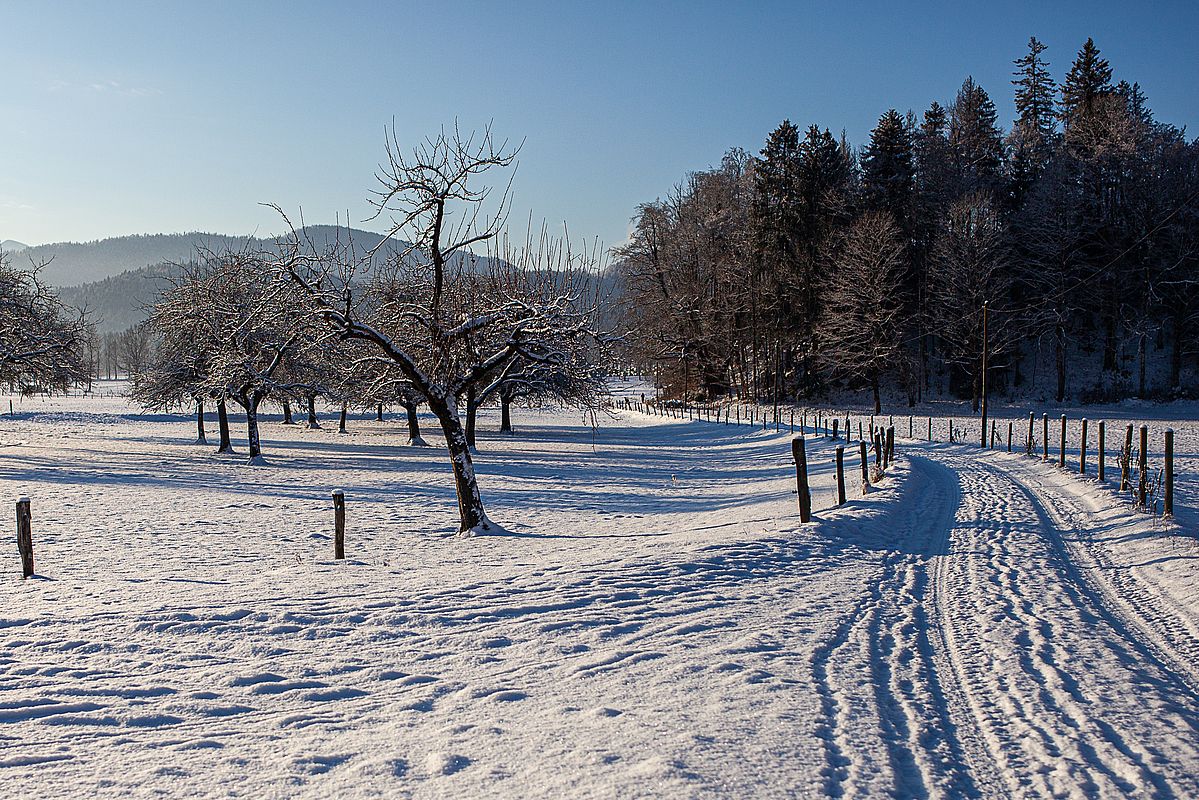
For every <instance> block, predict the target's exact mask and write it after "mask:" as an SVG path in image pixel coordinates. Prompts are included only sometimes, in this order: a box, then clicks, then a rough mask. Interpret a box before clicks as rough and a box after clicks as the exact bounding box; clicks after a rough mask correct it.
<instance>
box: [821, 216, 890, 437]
mask: <svg viewBox="0 0 1199 800" xmlns="http://www.w3.org/2000/svg"><path fill="white" fill-rule="evenodd" d="M832 266H833V269H834V272H833V282H832V290H831V291H830V293H829V296H828V299H827V303H828V311H827V313H826V315H825V324H824V342H825V346H824V348H823V350H822V356H823V358H824V359H826V360H827V361H828V364H829V367H830V368H831V369H832V371H833V373H834V374H835V375H838V376H839V377H842V378H845V379H846V380H847V381H848V382H849V383H850V385H855V384H856V385H862V384H865V385H866V386H868V387H870V390H871V393H872V395H873V399H874V413H875V414H878V413H880V412H881V411H882V399H881V397H880V393H879V384H880V379H881V377H882V376H883V375H884V374H886V373H888V372H891V373H896V372H901V371H902V369H901V368H902V365H901V362H902V360H903V358H904V348H903V344H902V336H901V334H902V328H903V323H904V313H903V311H904V309H903V300H902V298H901V296H900V287H901V284H902V283H903V276H904V274H905V270H906V269H907V264H906V261H905V259H904V246H903V239H902V238H901V235H900V230H899V226H898V225H896V224H895V221H894V219H892V217H891V215H890V214H889V213H887V212H882V211H869V212H866V213H865V214H863V215H862V216H861V217H860V218H859V219H858V220H857V222H855V223H854V224H853V226H852V227H851V228H850V229H849V230H848V231H847V232H846V234H845V235H844V236H843V237H842V239H841V242H840V244H839V247H837V248H836V252H835V255H834V256H833V264H832Z"/></svg>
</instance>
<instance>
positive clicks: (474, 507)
mask: <svg viewBox="0 0 1199 800" xmlns="http://www.w3.org/2000/svg"><path fill="white" fill-rule="evenodd" d="M427 402H428V404H429V409H430V410H431V411H432V412H433V413H434V414H435V415H436V416H437V421H438V422H439V423H441V432H442V434H443V435H444V436H445V443H446V447H447V449H449V451H450V465H451V466H452V467H453V470H454V490H455V491H456V492H457V495H458V517H459V527H458V533H459V534H466V533H470V532H483V531H487V530H489V529H490V528H491V522H490V520H488V519H487V513H486V512H485V511H484V510H483V498H482V497H480V496H479V482H478V480H477V479H476V477H475V466H474V463H473V462H472V461H471V457H470V445H469V444H468V443H467V441H466V431H464V430H463V428H462V423H461V422H459V421H458V414H457V409H455V408H451V407H450V406H449V405H448V404H447V403H446V402H445V401H441V400H436V399H433V398H429V399H428V400H427Z"/></svg>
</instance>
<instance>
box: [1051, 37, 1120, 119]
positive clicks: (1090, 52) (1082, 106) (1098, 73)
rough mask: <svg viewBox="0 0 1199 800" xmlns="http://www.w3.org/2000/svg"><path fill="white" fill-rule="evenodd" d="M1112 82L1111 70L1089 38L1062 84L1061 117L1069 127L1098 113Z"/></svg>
mask: <svg viewBox="0 0 1199 800" xmlns="http://www.w3.org/2000/svg"><path fill="white" fill-rule="evenodd" d="M1111 80H1112V68H1111V67H1110V66H1108V63H1107V61H1106V60H1105V59H1103V58H1100V57H1099V48H1098V47H1096V46H1095V41H1094V40H1093V39H1090V38H1088V39H1087V43H1086V44H1084V45H1083V46H1082V49H1081V50H1079V51H1078V57H1077V58H1075V59H1074V63H1073V64H1072V65H1071V66H1070V71H1069V72H1068V73H1066V80H1065V82H1064V83H1063V84H1062V104H1061V113H1060V116H1061V119H1062V122H1063V123H1064V124H1065V126H1066V127H1067V128H1069V127H1070V126H1071V125H1073V124H1075V123H1077V122H1078V121H1079V120H1081V119H1084V118H1086V117H1088V116H1090V115H1091V114H1093V113H1094V112H1095V106H1096V102H1097V101H1098V99H1099V98H1100V97H1102V96H1103V95H1105V94H1107V93H1109V92H1110V91H1111V90H1112V88H1111Z"/></svg>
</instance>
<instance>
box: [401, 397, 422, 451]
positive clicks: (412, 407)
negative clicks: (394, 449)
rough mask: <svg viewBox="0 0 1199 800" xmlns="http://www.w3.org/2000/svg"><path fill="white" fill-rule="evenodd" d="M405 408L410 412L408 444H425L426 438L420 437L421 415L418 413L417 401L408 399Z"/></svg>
mask: <svg viewBox="0 0 1199 800" xmlns="http://www.w3.org/2000/svg"><path fill="white" fill-rule="evenodd" d="M404 410H405V411H407V412H408V444H410V445H419V446H423V445H424V443H425V440H424V439H422V438H420V417H418V416H417V415H416V403H413V402H411V401H406V402H405V403H404Z"/></svg>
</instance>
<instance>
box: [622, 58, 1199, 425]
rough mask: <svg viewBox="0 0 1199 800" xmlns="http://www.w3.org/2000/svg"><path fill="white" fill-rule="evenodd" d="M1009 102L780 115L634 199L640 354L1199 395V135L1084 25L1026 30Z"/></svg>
mask: <svg viewBox="0 0 1199 800" xmlns="http://www.w3.org/2000/svg"><path fill="white" fill-rule="evenodd" d="M1014 64H1015V70H1014V79H1013V81H1012V84H1013V85H1014V87H1015V105H1016V111H1017V118H1016V120H1015V122H1014V124H1013V126H1012V129H1011V130H1010V131H1006V132H1005V131H1004V130H1003V129H1002V128H1001V127H1000V126H999V124H998V122H997V112H996V107H995V104H994V102H993V101H992V100H991V98H990V96H989V95H988V94H987V92H986V91H985V90H984V89H983V87H981V86H979V85H978V84H976V83H975V82H974V80H973V79H971V78H967V79H966V80H965V82H964V83H963V84H962V88H961V90H960V91H959V92H958V94H957V97H956V98H955V99H954V101H953V102H952V103H950V104H949V106H948V107H947V108H946V107H942V106H941V105H940V104H939V103H937V102H934V103H932V105H931V106H930V107H929V108H928V109H927V110H926V111H925V112H924V113H923V115H921V116H917V115H916V114H914V113H913V112H910V111H909V112H908V113H907V114H901V113H899V112H898V111H896V110H894V109H892V110H889V111H887V112H886V113H885V114H883V115H882V116H881V118H880V119H879V122H878V125H877V126H876V127H875V129H874V130H873V131H872V132H871V134H870V140H869V142H868V143H867V144H866V145H865V146H863V147H862V148H861V149H860V150H855V149H854V148H853V147H852V146H851V145H850V144H849V143H848V142H847V141H846V140H845V138H844V136H841V137H836V136H834V135H833V134H832V133H831V132H830V131H829V130H828V129H827V128H824V129H822V128H820V127H819V126H817V125H811V126H809V127H808V128H807V129H806V130H802V131H801V130H800V129H799V128H798V127H796V126H795V125H793V124H792V123H791V122H790V121H784V122H783V123H782V124H781V125H779V126H778V128H777V129H775V130H774V131H773V132H772V133H771V134H770V136H769V138H768V139H767V141H766V143H765V146H764V147H763V148H762V150H761V153H760V155H759V156H757V157H754V156H751V155H749V154H747V153H745V152H744V151H742V150H738V149H734V150H731V151H729V153H728V154H727V155H726V156H725V158H724V159H723V161H722V163H721V164H720V166H719V167H717V168H715V169H711V170H708V171H703V172H696V173H693V174H691V175H689V176H687V178H686V180H685V181H684V182H683V183H682V184H681V185H680V186H678V187H676V188H675V190H674V191H673V192H672V193H671V194H670V195H669V196H668V197H667V198H666V199H664V200H657V201H655V202H652V203H646V204H644V205H642V206H640V207H639V208H638V210H637V214H636V216H635V217H634V223H635V228H634V232H633V234H632V236H631V237H630V241H629V242H628V243H627V244H626V245H625V246H623V247H620V248H617V249H616V251H615V256H616V258H617V259H618V264H617V268H618V270H619V273H620V278H621V280H622V283H623V287H622V288H623V297H624V308H623V313H624V317H625V323H626V325H627V326H628V330H629V336H628V341H629V342H630V344H631V346H632V348H633V355H634V358H636V359H637V360H638V361H640V362H641V365H642V366H643V367H644V368H646V369H649V370H652V372H653V374H654V375H656V376H657V377H658V380H659V382H660V384H661V385H662V387H663V389H664V390H665V391H666V392H667V393H668V394H672V395H686V396H690V397H699V398H705V397H707V398H710V397H715V396H722V395H727V394H729V393H737V394H739V395H741V396H743V397H751V398H757V399H760V400H774V399H787V398H795V399H798V398H813V397H820V396H823V395H826V394H827V393H829V392H830V391H837V390H845V389H849V390H867V391H869V392H870V393H871V395H872V399H873V402H874V405H875V407H876V408H877V407H878V406H879V405H880V401H881V396H882V395H883V394H884V393H887V392H897V393H899V394H900V396H902V397H906V399H907V400H908V402H909V403H912V404H914V403H916V402H918V401H920V400H921V399H923V398H925V397H926V396H955V397H960V398H971V399H973V401H974V403H975V406H976V407H977V403H978V399H979V394H980V389H981V383H982V363H983V320H984V313H983V307H984V304H985V305H986V307H987V313H986V318H987V321H988V331H987V333H988V336H987V348H986V349H987V353H986V355H987V359H986V362H987V364H988V373H987V378H988V384H989V386H990V387H992V390H995V389H996V388H997V389H998V390H999V391H1001V392H1005V393H1008V394H1012V395H1015V394H1023V395H1030V394H1043V395H1046V396H1051V397H1054V398H1056V399H1057V400H1059V401H1061V400H1065V399H1067V398H1077V399H1081V400H1084V401H1090V400H1111V399H1117V398H1121V397H1127V396H1139V397H1149V396H1180V395H1188V396H1189V395H1193V394H1194V393H1195V379H1194V374H1195V369H1196V352H1197V347H1196V345H1197V344H1199V336H1197V335H1196V329H1197V328H1199V324H1197V323H1199V203H1197V202H1196V201H1197V199H1199V142H1196V141H1195V140H1192V141H1189V142H1188V141H1187V138H1186V134H1185V131H1184V130H1182V129H1179V128H1177V127H1175V126H1173V125H1170V124H1167V123H1163V122H1159V121H1157V120H1156V119H1155V118H1154V116H1153V113H1152V112H1151V110H1150V108H1149V106H1148V101H1147V98H1146V97H1145V95H1144V93H1143V92H1142V90H1141V88H1140V87H1139V86H1138V85H1137V84H1135V83H1132V84H1129V83H1127V82H1125V81H1119V82H1113V79H1112V69H1111V67H1110V66H1109V64H1108V63H1107V61H1105V60H1104V59H1103V58H1102V57H1101V55H1100V52H1099V50H1098V49H1097V48H1096V47H1095V45H1094V42H1092V41H1091V40H1090V39H1088V40H1087V42H1086V44H1085V46H1084V47H1083V48H1082V50H1081V51H1080V52H1079V53H1078V55H1077V57H1076V58H1075V59H1074V62H1073V64H1072V65H1071V67H1070V70H1069V72H1068V74H1067V75H1066V76H1065V79H1064V80H1063V82H1062V83H1061V85H1060V86H1059V85H1057V84H1056V83H1055V81H1054V79H1053V78H1052V76H1051V73H1050V71H1049V64H1048V61H1047V60H1046V58H1045V46H1044V45H1043V44H1041V43H1040V42H1038V41H1037V40H1036V39H1035V38H1033V39H1030V41H1029V46H1028V52H1027V53H1026V54H1025V55H1024V56H1023V57H1021V58H1019V59H1017V60H1016V61H1015V62H1014Z"/></svg>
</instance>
